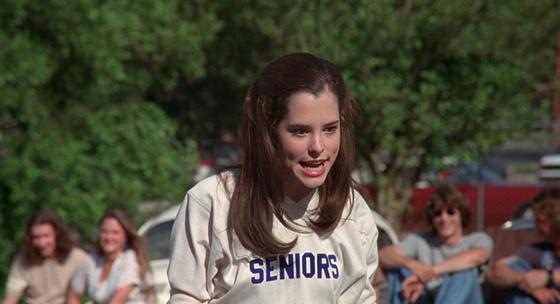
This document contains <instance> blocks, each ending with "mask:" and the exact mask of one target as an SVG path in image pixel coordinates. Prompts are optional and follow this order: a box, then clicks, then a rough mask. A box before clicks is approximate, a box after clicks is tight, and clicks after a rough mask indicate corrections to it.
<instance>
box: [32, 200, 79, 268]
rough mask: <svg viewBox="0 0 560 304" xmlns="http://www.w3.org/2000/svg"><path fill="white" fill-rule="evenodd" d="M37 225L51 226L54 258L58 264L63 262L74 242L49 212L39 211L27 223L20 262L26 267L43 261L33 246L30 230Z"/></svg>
mask: <svg viewBox="0 0 560 304" xmlns="http://www.w3.org/2000/svg"><path fill="white" fill-rule="evenodd" d="M37 225H51V226H52V227H53V229H54V232H55V242H56V247H55V257H56V259H57V260H58V261H59V262H61V263H62V262H64V261H65V260H66V258H67V257H68V255H69V254H70V251H71V250H72V248H73V247H74V242H73V241H72V239H71V238H70V232H69V231H68V228H67V227H66V225H65V224H64V222H63V221H62V220H61V219H60V218H59V217H58V216H57V215H56V214H55V213H54V212H52V211H50V210H46V209H43V210H40V211H38V212H36V213H35V214H33V215H32V216H31V217H30V218H29V220H28V221H27V227H26V231H25V237H24V241H23V249H22V262H23V263H24V264H26V265H33V264H37V263H40V262H42V261H43V257H41V255H40V254H39V252H38V251H37V248H35V246H33V240H32V237H31V230H32V228H33V227H34V226H37Z"/></svg>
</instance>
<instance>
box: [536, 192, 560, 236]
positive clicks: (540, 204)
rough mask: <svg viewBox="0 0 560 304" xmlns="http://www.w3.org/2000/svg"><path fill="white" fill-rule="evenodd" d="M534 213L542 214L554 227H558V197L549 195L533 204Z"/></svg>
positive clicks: (559, 213) (559, 204)
mask: <svg viewBox="0 0 560 304" xmlns="http://www.w3.org/2000/svg"><path fill="white" fill-rule="evenodd" d="M533 210H534V211H535V215H541V216H544V217H545V218H546V219H547V221H548V222H550V224H551V225H552V226H554V227H555V229H560V197H554V196H549V197H546V198H542V199H541V200H538V201H536V202H535V204H534V205H533Z"/></svg>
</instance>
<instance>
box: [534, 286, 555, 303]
mask: <svg viewBox="0 0 560 304" xmlns="http://www.w3.org/2000/svg"><path fill="white" fill-rule="evenodd" d="M531 295H532V296H533V297H534V298H535V299H537V301H539V303H540V304H554V303H557V302H558V301H560V292H558V291H557V290H556V289H555V288H537V289H535V291H533V292H532V293H531Z"/></svg>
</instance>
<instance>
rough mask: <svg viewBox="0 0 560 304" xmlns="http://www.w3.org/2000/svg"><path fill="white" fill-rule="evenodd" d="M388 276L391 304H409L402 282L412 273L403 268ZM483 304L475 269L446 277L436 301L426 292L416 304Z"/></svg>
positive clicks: (438, 291) (389, 273) (389, 272)
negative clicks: (405, 297)
mask: <svg viewBox="0 0 560 304" xmlns="http://www.w3.org/2000/svg"><path fill="white" fill-rule="evenodd" d="M386 274H387V281H388V282H389V288H390V293H391V304H408V302H406V301H405V300H404V298H403V295H402V282H403V281H404V279H405V278H407V277H409V276H410V275H412V272H411V271H410V270H409V269H407V268H401V269H397V270H390V271H387V273H386ZM483 302H484V300H483V297H482V289H481V288H480V284H479V283H478V271H477V270H476V269H474V268H473V269H469V270H465V271H461V272H455V273H451V274H447V275H445V276H444V278H443V283H442V284H441V285H440V286H439V288H438V290H437V293H436V295H435V299H432V297H430V295H429V294H428V292H427V291H426V290H424V293H422V295H421V296H420V297H419V298H418V300H417V301H416V302H415V303H416V304H430V303H434V304H445V303H457V304H461V303H465V304H471V303H472V304H482V303H483Z"/></svg>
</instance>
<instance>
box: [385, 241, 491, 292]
mask: <svg viewBox="0 0 560 304" xmlns="http://www.w3.org/2000/svg"><path fill="white" fill-rule="evenodd" d="M379 257H380V263H381V267H383V268H385V269H396V268H402V267H406V268H409V269H410V270H411V271H412V276H410V277H408V278H407V279H405V280H404V281H403V285H402V289H403V294H404V297H405V299H406V300H407V301H409V302H415V301H416V299H418V297H419V296H420V295H421V294H422V291H423V290H424V286H425V285H426V283H428V282H429V281H430V280H432V279H434V278H437V277H440V276H442V275H444V274H446V273H452V272H459V271H463V270H467V269H471V268H474V267H477V266H479V265H481V264H483V263H484V262H486V261H487V260H488V258H489V257H490V253H489V252H488V250H486V249H485V248H482V247H477V248H472V249H469V250H466V251H463V252H461V253H459V254H457V255H455V256H453V257H451V258H449V259H447V260H445V261H443V262H441V263H439V264H436V265H429V264H425V263H422V262H419V261H417V260H414V259H411V258H408V257H406V256H405V255H404V252H403V250H402V249H401V247H400V246H398V245H392V246H387V247H384V248H383V249H381V250H380V252H379Z"/></svg>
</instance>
